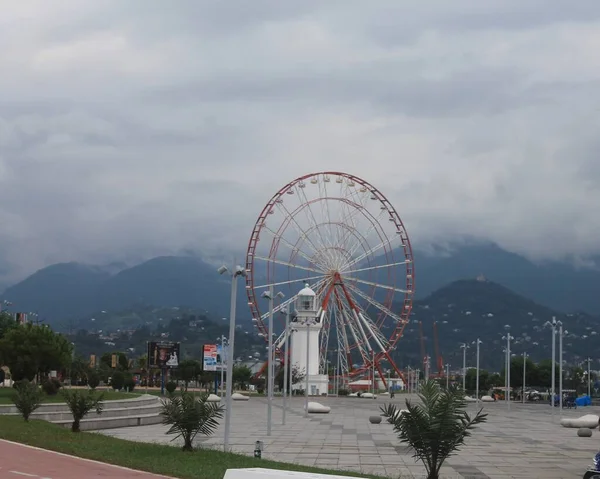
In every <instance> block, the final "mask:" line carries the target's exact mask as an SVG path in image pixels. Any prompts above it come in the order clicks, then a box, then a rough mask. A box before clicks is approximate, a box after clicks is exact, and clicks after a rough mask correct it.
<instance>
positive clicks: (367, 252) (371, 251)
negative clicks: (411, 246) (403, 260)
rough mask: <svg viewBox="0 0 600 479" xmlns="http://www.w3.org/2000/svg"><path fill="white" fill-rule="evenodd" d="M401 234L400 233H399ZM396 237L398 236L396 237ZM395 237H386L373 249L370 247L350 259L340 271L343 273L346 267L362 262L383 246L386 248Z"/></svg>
mask: <svg viewBox="0 0 600 479" xmlns="http://www.w3.org/2000/svg"><path fill="white" fill-rule="evenodd" d="M398 236H400V235H398ZM394 238H396V237H394ZM394 238H391V239H390V238H386V240H385V241H382V242H381V243H379V244H377V245H375V246H373V247H372V248H371V249H369V250H368V251H365V252H364V253H363V254H361V255H360V256H357V257H356V258H354V259H353V260H352V261H350V262H349V263H348V264H346V266H345V267H344V269H342V271H340V272H341V273H343V272H344V271H345V270H346V269H348V268H350V267H352V266H354V265H355V264H357V263H359V262H361V261H362V260H363V259H365V258H366V257H367V256H370V255H372V254H373V253H376V252H377V251H379V250H380V249H381V248H385V247H386V246H387V245H389V244H391V243H392V242H393V241H394Z"/></svg>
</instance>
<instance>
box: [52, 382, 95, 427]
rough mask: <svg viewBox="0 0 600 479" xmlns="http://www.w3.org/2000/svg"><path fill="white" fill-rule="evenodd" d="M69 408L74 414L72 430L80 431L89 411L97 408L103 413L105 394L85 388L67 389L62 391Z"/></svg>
mask: <svg viewBox="0 0 600 479" xmlns="http://www.w3.org/2000/svg"><path fill="white" fill-rule="evenodd" d="M62 395H63V397H64V398H65V402H66V403H67V406H68V408H69V409H70V410H71V414H73V424H71V431H73V432H79V431H80V430H81V429H80V423H81V420H82V419H83V418H84V417H85V416H86V415H87V413H88V412H90V411H91V410H93V409H95V410H96V413H97V414H102V409H103V404H102V399H103V396H104V394H102V393H101V394H97V393H96V391H92V390H85V389H65V390H63V392H62Z"/></svg>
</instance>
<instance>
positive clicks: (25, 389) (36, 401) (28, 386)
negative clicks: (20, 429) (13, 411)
mask: <svg viewBox="0 0 600 479" xmlns="http://www.w3.org/2000/svg"><path fill="white" fill-rule="evenodd" d="M14 386H15V389H16V391H15V393H14V394H13V397H12V398H11V399H12V402H13V404H14V405H15V407H16V408H17V411H19V412H20V413H21V416H23V419H25V421H29V416H31V413H33V412H34V411H35V410H36V409H37V408H39V407H40V405H41V404H42V401H43V399H44V393H43V392H42V391H41V390H40V388H39V387H38V386H37V384H33V383H30V382H29V381H27V379H23V380H21V381H18V382H16V383H15V384H14Z"/></svg>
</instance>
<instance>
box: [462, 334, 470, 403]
mask: <svg viewBox="0 0 600 479" xmlns="http://www.w3.org/2000/svg"><path fill="white" fill-rule="evenodd" d="M460 349H462V350H463V367H462V387H463V392H464V391H465V389H466V381H467V349H469V346H467V343H462V344H461V345H460Z"/></svg>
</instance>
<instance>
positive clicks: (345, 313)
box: [336, 290, 369, 361]
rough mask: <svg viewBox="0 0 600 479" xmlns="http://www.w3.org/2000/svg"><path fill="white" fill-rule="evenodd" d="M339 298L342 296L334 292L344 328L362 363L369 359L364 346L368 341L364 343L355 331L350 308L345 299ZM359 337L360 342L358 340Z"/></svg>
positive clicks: (358, 332) (359, 334)
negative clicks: (347, 330)
mask: <svg viewBox="0 0 600 479" xmlns="http://www.w3.org/2000/svg"><path fill="white" fill-rule="evenodd" d="M340 296H343V295H339V294H338V292H337V290H336V299H337V302H338V306H339V308H340V311H341V313H342V317H343V318H344V323H345V326H346V327H347V328H348V329H349V330H350V334H351V336H352V339H353V340H354V344H355V345H356V347H357V348H358V352H359V354H360V356H361V358H362V359H363V361H364V360H366V358H368V357H369V355H368V353H367V351H365V345H368V340H367V341H366V342H364V338H363V337H362V336H361V333H360V330H357V329H356V324H355V320H354V315H353V314H352V308H351V306H350V305H349V304H347V303H346V302H345V298H344V299H342V298H341V297H340ZM359 336H361V339H360V340H359V339H358V338H359Z"/></svg>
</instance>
